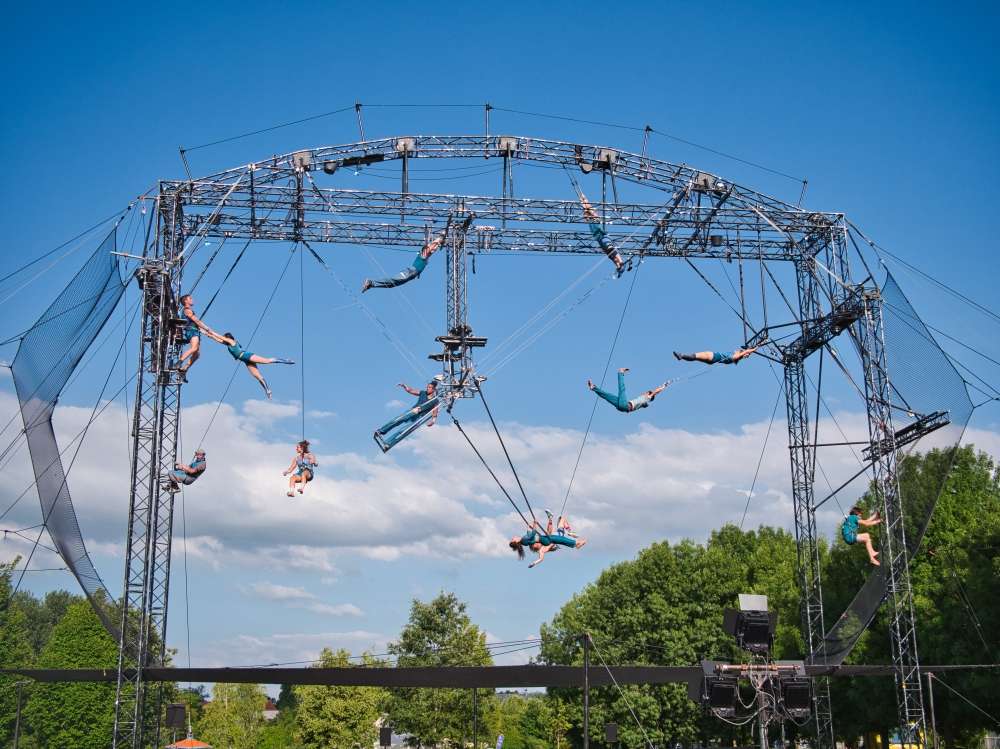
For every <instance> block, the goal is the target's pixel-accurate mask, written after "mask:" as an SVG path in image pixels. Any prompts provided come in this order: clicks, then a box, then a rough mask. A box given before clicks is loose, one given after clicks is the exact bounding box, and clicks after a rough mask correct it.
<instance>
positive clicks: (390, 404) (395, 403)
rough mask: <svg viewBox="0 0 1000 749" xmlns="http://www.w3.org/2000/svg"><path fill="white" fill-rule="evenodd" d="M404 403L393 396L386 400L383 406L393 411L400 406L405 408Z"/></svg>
mask: <svg viewBox="0 0 1000 749" xmlns="http://www.w3.org/2000/svg"><path fill="white" fill-rule="evenodd" d="M405 407H406V404H405V403H403V401H401V400H399V399H398V398H393V399H392V400H391V401H388V402H386V404H385V408H386V409H388V410H392V411H395V410H397V409H400V408H405Z"/></svg>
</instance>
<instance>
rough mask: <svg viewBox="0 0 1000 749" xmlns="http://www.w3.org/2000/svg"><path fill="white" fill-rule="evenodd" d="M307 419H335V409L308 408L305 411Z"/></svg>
mask: <svg viewBox="0 0 1000 749" xmlns="http://www.w3.org/2000/svg"><path fill="white" fill-rule="evenodd" d="M306 418H307V419H336V418H337V412H336V411H321V410H319V409H310V410H309V411H306Z"/></svg>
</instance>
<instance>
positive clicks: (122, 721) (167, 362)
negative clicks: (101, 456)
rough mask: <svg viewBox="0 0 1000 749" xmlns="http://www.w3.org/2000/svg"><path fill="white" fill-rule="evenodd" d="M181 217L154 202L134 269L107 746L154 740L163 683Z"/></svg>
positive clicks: (172, 206)
mask: <svg viewBox="0 0 1000 749" xmlns="http://www.w3.org/2000/svg"><path fill="white" fill-rule="evenodd" d="M182 217H183V205H182V203H181V202H180V201H179V200H170V201H164V200H162V199H161V200H159V201H158V202H157V241H156V242H155V243H154V244H153V247H152V248H151V249H150V250H149V251H148V252H147V254H146V257H145V259H144V262H143V264H142V267H141V268H139V270H138V272H137V278H138V279H139V283H140V285H141V287H142V323H141V326H140V331H141V340H140V345H139V372H138V384H137V385H136V400H135V407H134V410H133V416H132V482H131V490H130V493H129V522H128V537H127V541H126V547H125V582H124V586H123V594H122V601H121V634H120V637H121V639H120V642H119V652H118V682H117V688H116V693H115V725H114V743H113V746H114V747H135V748H139V747H144V746H147V745H149V744H152V745H153V746H157V745H158V742H159V720H158V716H159V713H160V699H159V697H160V693H161V690H162V687H161V686H157V687H156V695H155V698H154V699H150V695H148V694H147V689H146V683H145V681H144V679H143V678H142V668H143V667H146V666H151V665H162V663H163V660H164V655H165V653H166V627H167V603H168V600H169V584H170V544H171V538H172V533H173V509H174V495H173V494H171V493H169V492H167V491H166V488H165V481H166V480H165V477H166V476H167V475H168V474H169V473H170V471H171V470H173V468H174V463H175V462H176V461H177V437H178V431H179V426H180V396H181V393H180V383H179V382H178V379H177V372H176V369H175V366H174V363H175V362H176V358H177V354H178V351H179V349H180V343H179V339H178V336H177V335H176V333H177V328H176V326H175V325H173V324H172V319H173V317H174V314H175V311H176V309H177V295H178V293H179V292H178V289H179V282H180V272H179V268H178V265H177V262H176V261H177V258H178V256H179V255H180V254H181V251H182V249H183V246H184V239H183V221H182ZM150 716H152V719H151V717H150ZM150 728H152V729H153V730H152V732H151V735H150V736H147V735H146V732H147V729H150Z"/></svg>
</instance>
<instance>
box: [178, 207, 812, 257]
mask: <svg viewBox="0 0 1000 749" xmlns="http://www.w3.org/2000/svg"><path fill="white" fill-rule="evenodd" d="M185 221H186V223H185V233H186V234H187V235H188V236H193V235H195V234H197V235H199V236H201V235H204V236H207V237H217V238H223V237H227V238H234V239H255V240H265V241H280V242H295V241H298V240H303V239H304V240H305V241H307V242H310V243H323V242H329V243H336V244H360V245H382V246H403V247H414V248H417V247H420V246H421V245H422V244H423V243H424V242H425V241H426V240H427V236H428V231H427V227H425V226H422V225H418V224H398V223H392V224H387V223H368V222H360V221H344V220H335V221H331V220H321V221H306V222H304V223H303V224H301V225H296V224H295V223H294V222H289V221H286V220H284V219H274V218H263V219H261V218H258V219H257V220H256V222H252V221H251V218H250V217H249V216H234V215H230V214H226V213H222V214H219V215H218V217H217V220H216V221H214V222H212V223H211V224H208V225H206V224H205V223H204V222H202V221H198V220H194V219H186V220H185ZM696 232H697V230H693V231H691V232H688V233H687V235H685V234H684V233H682V232H677V234H676V235H668V236H666V237H664V238H663V239H662V240H660V241H651V240H650V234H651V233H652V229H649V230H640V231H634V232H630V233H628V234H625V233H609V235H608V236H609V238H610V240H611V242H612V244H614V245H615V247H617V248H618V250H619V251H621V252H622V253H624V254H626V255H633V254H640V253H641V254H643V255H645V256H648V257H689V258H718V259H720V260H725V261H736V260H738V259H739V255H738V254H737V252H736V249H735V247H732V246H727V245H726V244H722V245H718V246H716V245H713V244H712V243H711V241H710V240H709V238H708V237H705V236H699V237H698V238H697V241H694V242H689V241H688V239H690V236H691V235H693V234H694V233H696ZM466 249H467V250H468V251H470V252H477V253H484V254H485V253H489V252H549V253H553V252H555V253H564V254H571V255H604V254H605V253H604V250H602V249H601V247H600V245H598V244H597V242H596V241H595V240H594V237H593V236H592V235H591V233H590V232H589V231H566V230H547V231H541V230H532V229H515V228H511V227H510V226H508V227H507V228H506V229H503V228H500V227H499V226H484V225H481V224H474V225H473V226H472V228H471V229H470V230H469V232H468V233H467V235H466ZM800 255H801V252H800V251H799V250H797V249H796V248H794V247H792V246H790V245H789V243H788V241H787V240H782V239H779V238H774V239H773V240H771V241H762V242H761V243H760V244H756V243H755V245H754V247H753V249H752V250H749V249H748V248H744V254H743V255H742V257H743V259H745V260H748V261H749V260H764V261H785V262H789V261H794V260H797V259H799V257H800Z"/></svg>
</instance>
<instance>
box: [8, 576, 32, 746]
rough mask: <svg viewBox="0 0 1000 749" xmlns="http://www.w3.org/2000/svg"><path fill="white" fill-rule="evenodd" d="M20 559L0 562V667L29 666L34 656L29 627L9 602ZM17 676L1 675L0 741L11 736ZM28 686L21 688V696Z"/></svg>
mask: <svg viewBox="0 0 1000 749" xmlns="http://www.w3.org/2000/svg"><path fill="white" fill-rule="evenodd" d="M20 561H21V559H20V557H17V558H16V559H14V560H13V561H12V562H7V563H0V668H17V667H19V666H30V665H31V664H32V661H33V660H34V658H35V654H34V652H33V651H32V647H31V630H30V626H29V624H28V619H27V617H26V616H25V615H24V612H23V611H21V609H20V608H19V607H17V606H15V605H12V602H11V595H10V594H11V574H12V572H13V570H14V569H15V568H16V567H17V565H18V563H19V562H20ZM18 681H21V679H20V678H19V677H17V676H0V744H6V742H7V741H8V740H9V739H10V738H11V737H13V735H14V718H15V715H16V712H17V687H15V686H14V685H15V684H16V683H17V682H18ZM26 694H27V688H26V687H22V699H23V697H24V696H25V695H26Z"/></svg>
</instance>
